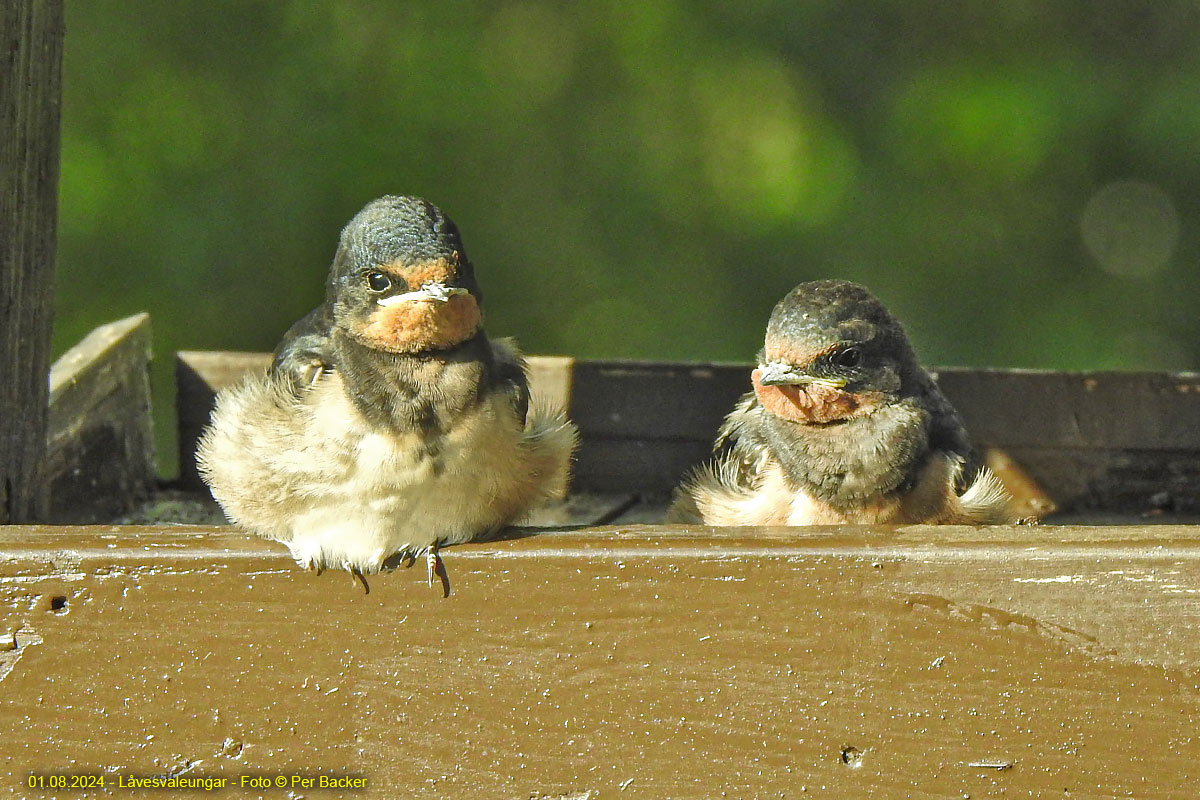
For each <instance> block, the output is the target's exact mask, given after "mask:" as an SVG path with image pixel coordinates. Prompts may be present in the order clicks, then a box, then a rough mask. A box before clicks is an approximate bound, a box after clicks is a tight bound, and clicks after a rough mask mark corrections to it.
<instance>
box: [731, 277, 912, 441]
mask: <svg viewBox="0 0 1200 800" xmlns="http://www.w3.org/2000/svg"><path fill="white" fill-rule="evenodd" d="M917 369H919V368H918V367H917V365H916V357H915V356H914V354H913V351H912V346H911V345H910V344H909V342H908V337H906V336H905V334H904V329H903V328H901V326H900V323H899V322H897V321H896V319H895V318H894V317H892V315H891V314H889V313H888V310H887V309H886V308H884V306H883V304H882V303H881V302H879V300H877V299H876V298H875V296H874V295H872V294H871V293H870V292H868V291H867V290H866V289H865V288H864V287H862V286H859V285H858V284H855V283H849V282H847V281H813V282H811V283H802V284H800V285H799V286H797V287H796V288H795V289H793V290H792V291H791V292H789V293H788V294H787V296H785V297H784V298H783V299H782V300H780V301H779V303H778V304H776V306H775V309H774V310H773V311H772V312H771V319H770V321H769V322H768V323H767V335H766V341H765V343H764V347H763V350H762V352H761V353H760V356H759V363H758V367H757V368H756V369H755V370H754V372H753V374H752V380H753V383H754V393H755V395H756V396H757V398H758V402H759V403H760V404H761V405H762V406H763V408H765V409H766V410H767V411H769V412H771V413H772V414H774V415H775V416H777V417H780V418H782V419H784V420H787V421H790V422H795V423H799V424H804V425H828V424H834V423H838V422H844V421H845V420H848V419H851V418H854V417H858V416H863V415H866V414H869V413H871V412H872V411H873V410H875V409H876V408H878V407H879V406H881V405H884V404H886V403H887V402H889V401H890V400H892V399H894V398H896V397H898V396H899V395H900V394H901V393H902V391H903V388H904V385H905V383H906V382H907V380H908V379H909V376H910V375H912V373H913V372H914V370H917Z"/></svg>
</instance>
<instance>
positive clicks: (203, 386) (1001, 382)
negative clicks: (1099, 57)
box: [179, 353, 1200, 515]
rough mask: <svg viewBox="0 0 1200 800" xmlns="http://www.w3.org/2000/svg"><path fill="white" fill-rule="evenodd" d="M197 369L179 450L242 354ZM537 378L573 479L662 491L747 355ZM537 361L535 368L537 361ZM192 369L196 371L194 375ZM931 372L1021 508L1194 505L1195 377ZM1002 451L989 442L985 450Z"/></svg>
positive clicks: (721, 406) (708, 424) (1136, 509)
mask: <svg viewBox="0 0 1200 800" xmlns="http://www.w3.org/2000/svg"><path fill="white" fill-rule="evenodd" d="M181 359H182V360H184V361H186V362H187V363H190V364H194V365H197V367H196V369H198V370H199V372H203V373H204V377H203V378H202V379H199V380H197V379H195V378H194V377H193V376H192V374H191V373H189V374H186V375H185V374H184V371H186V369H185V368H183V367H181V377H180V400H179V403H180V420H181V425H182V426H183V427H182V432H181V435H180V442H181V448H182V451H183V452H182V453H181V458H182V461H183V463H184V464H185V465H186V466H187V467H188V468H190V469H192V470H193V472H194V467H192V466H191V462H192V453H193V451H194V443H195V436H196V435H198V433H199V430H200V427H201V426H202V425H203V423H204V422H205V421H206V420H207V418H208V409H209V404H210V403H211V397H212V391H213V388H220V387H221V386H223V385H226V382H227V381H229V380H232V379H234V376H236V375H237V374H240V373H239V368H240V366H241V365H242V364H246V365H249V364H253V365H255V366H258V365H260V364H261V365H263V366H265V364H266V359H267V357H266V356H253V355H248V354H200V353H188V354H184V355H181ZM531 364H532V365H533V366H534V381H535V384H537V383H539V382H541V381H544V382H545V385H550V386H554V387H556V395H558V396H561V395H562V394H565V393H569V398H570V402H569V408H570V413H571V417H572V419H574V420H575V422H576V424H577V425H579V428H580V432H581V434H582V440H583V443H582V446H581V448H580V450H579V453H578V457H577V460H576V468H575V483H574V485H575V487H576V488H578V489H579V490H581V491H586V492H614V491H616V492H632V493H651V494H662V493H666V492H669V491H670V490H671V489H672V488H673V487H674V486H675V485H676V483H677V482H678V480H679V478H680V477H681V476H682V475H683V474H685V473H686V472H687V470H688V469H690V468H691V467H693V466H695V465H696V464H698V463H701V462H702V461H704V460H705V459H706V458H707V457H708V456H709V453H710V450H711V445H712V441H713V438H714V437H715V435H716V431H717V428H718V427H719V425H720V423H721V420H722V419H724V416H725V414H727V413H728V412H729V410H730V409H731V408H732V407H733V404H734V402H735V401H736V400H737V398H738V397H739V396H740V395H741V394H742V393H743V392H744V391H745V389H746V387H747V386H749V380H750V378H749V375H750V367H749V365H745V364H741V365H736V364H735V365H731V364H667V363H654V362H627V361H578V360H576V361H571V360H569V359H558V360H549V359H539V358H533V359H531ZM538 370H540V372H539V371H538ZM196 374H199V373H196ZM937 375H938V380H939V383H940V384H941V386H942V387H943V389H944V390H945V392H946V395H947V396H948V397H949V398H950V400H951V402H952V403H954V405H955V407H956V408H958V410H959V412H960V413H961V414H962V416H963V419H964V421H965V423H966V425H967V428H968V430H970V431H971V433H972V436H973V437H974V438H975V439H976V441H977V442H978V443H979V444H980V446H981V447H982V448H983V449H984V450H985V451H986V452H987V453H988V459H989V461H990V462H991V463H992V464H993V465H996V466H999V467H1000V468H999V469H998V470H997V471H998V473H999V474H1001V477H1002V478H1003V479H1004V480H1005V482H1006V484H1007V485H1008V486H1009V488H1010V490H1011V491H1012V492H1013V493H1014V495H1016V496H1017V498H1018V500H1019V502H1020V503H1021V508H1022V513H1024V514H1029V515H1041V514H1045V513H1047V511H1048V510H1051V509H1052V508H1054V507H1055V506H1057V507H1059V508H1061V509H1064V510H1076V511H1077V510H1080V509H1100V510H1104V511H1123V512H1126V513H1147V512H1156V511H1162V510H1166V511H1170V512H1184V513H1188V512H1194V511H1198V510H1200V388H1198V387H1200V376H1197V375H1193V374H1190V373H1180V374H1167V373H1111V372H1110V373H1102V372H1096V373H1059V372H1035V371H1023V370H978V369H942V370H938V372H937ZM992 451H1001V452H992Z"/></svg>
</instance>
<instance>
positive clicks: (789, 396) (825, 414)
mask: <svg viewBox="0 0 1200 800" xmlns="http://www.w3.org/2000/svg"><path fill="white" fill-rule="evenodd" d="M761 377H762V370H760V369H756V370H754V372H753V373H751V380H752V381H753V383H754V394H755V396H757V397H758V402H759V403H761V404H762V406H763V408H765V409H766V410H767V411H770V412H771V413H772V414H774V415H775V416H777V417H783V418H784V419H787V420H791V421H792V422H802V423H806V424H812V423H817V424H823V423H826V422H836V421H838V420H843V419H848V418H850V417H853V416H856V415H857V414H859V413H865V412H866V411H868V410H870V408H871V407H872V406H873V405H874V401H875V400H876V398H875V397H874V396H872V395H870V394H861V395H860V394H854V393H853V392H844V391H842V390H841V389H836V388H834V387H832V386H825V385H822V384H819V383H810V384H807V385H804V386H763V385H762V383H760V382H759V381H760V379H761Z"/></svg>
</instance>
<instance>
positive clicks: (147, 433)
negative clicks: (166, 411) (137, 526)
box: [43, 313, 157, 522]
mask: <svg viewBox="0 0 1200 800" xmlns="http://www.w3.org/2000/svg"><path fill="white" fill-rule="evenodd" d="M150 349H151V336H150V316H149V315H148V314H144V313H143V314H137V315H135V316H132V317H127V318H126V319H123V320H119V321H117V322H112V323H109V324H108V325H102V326H100V327H99V328H96V329H95V330H94V331H92V332H91V333H89V334H88V335H87V336H86V337H85V338H84V339H83V341H81V342H80V343H79V344H77V345H75V346H74V347H72V348H71V349H70V350H68V351H67V352H66V353H64V354H63V355H62V356H61V357H60V358H59V359H58V360H57V361H56V362H54V366H53V367H52V368H51V370H50V424H49V431H48V434H47V452H46V462H45V470H44V472H43V475H44V476H45V480H46V481H47V483H48V484H49V491H50V511H49V520H50V521H51V522H90V521H93V520H96V519H111V518H113V517H114V516H116V515H118V514H120V513H122V512H124V511H126V510H128V509H130V508H132V507H133V506H134V505H135V504H136V503H138V502H139V501H140V500H142V499H144V498H145V497H146V496H147V495H148V494H149V492H150V491H151V489H152V488H153V487H154V484H155V482H156V480H157V474H156V472H155V467H154V429H153V420H152V417H151V409H150Z"/></svg>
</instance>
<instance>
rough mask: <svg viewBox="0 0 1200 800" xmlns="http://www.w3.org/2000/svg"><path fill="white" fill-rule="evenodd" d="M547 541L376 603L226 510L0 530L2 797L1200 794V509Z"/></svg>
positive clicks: (459, 550)
mask: <svg viewBox="0 0 1200 800" xmlns="http://www.w3.org/2000/svg"><path fill="white" fill-rule="evenodd" d="M527 533H528V532H524V533H523V532H519V531H518V532H513V533H512V537H511V538H509V539H506V540H502V541H496V542H490V543H484V544H472V545H462V546H458V547H453V548H448V549H447V550H446V551H444V557H445V560H446V564H447V567H448V569H449V571H450V577H451V581H452V583H453V585H454V592H453V594H452V595H451V596H450V598H449V599H446V600H443V599H441V597H440V595H439V594H438V593H437V592H433V591H431V590H429V589H428V588H427V587H425V586H424V584H423V576H421V575H419V574H417V573H418V572H419V570H413V571H400V572H397V573H395V574H393V575H390V576H380V577H378V578H376V580H375V581H373V586H372V592H371V594H370V595H369V596H364V595H363V594H361V592H359V591H357V590H356V589H355V588H354V586H353V585H352V582H351V580H350V579H349V578H348V577H346V576H345V575H344V574H335V573H326V574H325V575H324V576H321V577H314V576H312V575H311V574H308V573H305V572H302V571H301V570H300V569H298V568H297V567H295V566H294V565H293V564H292V563H291V562H290V560H289V559H288V558H287V557H286V556H285V554H284V552H283V549H282V548H281V547H278V546H276V545H273V544H270V543H267V542H263V541H259V540H255V539H251V538H248V537H245V536H242V535H239V534H237V533H236V532H233V531H232V530H231V529H227V528H218V529H214V530H206V529H181V530H171V531H167V530H148V529H119V528H109V529H67V530H51V529H44V528H7V529H0V552H3V554H4V555H3V556H2V557H0V600H2V602H0V609H3V611H0V619H2V624H0V642H4V643H10V642H11V640H12V634H13V633H14V632H15V633H16V644H17V646H16V649H15V650H12V649H10V650H8V651H7V652H5V653H0V673H5V670H7V672H6V673H5V674H3V677H2V678H0V682H2V689H3V693H4V697H5V703H4V704H2V705H0V726H2V727H3V729H4V730H6V731H9V732H10V733H9V734H8V735H7V736H6V737H4V738H3V739H2V740H0V755H3V759H2V760H0V764H2V766H0V785H4V786H5V788H8V787H13V790H14V791H15V793H16V794H24V793H25V792H24V791H23V786H24V781H25V779H26V775H27V773H29V772H31V771H33V772H46V771H48V772H70V773H80V772H85V773H86V772H92V771H95V770H101V771H105V770H107V771H108V772H107V774H108V775H110V776H116V775H118V774H130V773H133V774H139V775H147V774H160V775H161V774H169V773H180V772H186V773H187V774H188V775H193V776H195V775H215V776H227V777H231V778H234V779H236V777H237V776H238V775H242V774H258V773H264V772H265V773H270V774H275V773H277V772H282V773H294V772H300V773H306V774H315V773H324V774H329V773H351V774H357V775H362V776H364V777H366V778H367V780H368V787H367V789H366V790H365V791H363V792H362V793H361V794H359V795H358V796H362V797H438V798H459V797H461V798H474V797H480V796H488V797H520V798H528V797H534V796H538V797H562V796H571V797H584V796H587V797H593V798H595V797H600V798H602V797H615V796H620V797H622V798H624V797H630V798H638V797H645V798H662V797H672V798H711V797H717V796H721V794H722V793H725V794H726V796H731V797H779V796H784V797H793V796H801V795H802V794H804V792H805V791H807V792H809V793H813V794H817V795H821V796H829V797H869V796H879V797H916V798H961V797H963V796H964V795H970V796H972V797H987V796H995V795H999V794H1002V793H1003V794H1004V796H1022V797H1023V796H1035V797H1036V796H1069V797H1075V798H1111V797H1125V796H1132V797H1138V798H1176V797H1184V796H1188V795H1187V793H1186V792H1187V789H1186V788H1185V787H1194V786H1195V785H1196V784H1197V781H1200V739H1198V738H1197V736H1198V735H1197V732H1196V728H1195V720H1196V719H1197V715H1198V714H1200V686H1198V680H1200V634H1198V633H1197V631H1198V630H1200V626H1198V625H1197V623H1198V622H1200V610H1198V606H1197V603H1196V597H1197V596H1200V529H1198V528H1194V527H1157V528H1054V527H1048V526H1047V527H1042V528H996V529H969V528H954V527H943V528H936V529H935V528H929V527H911V528H900V529H886V528H830V529H710V528H688V527H664V526H656V527H637V526H633V527H623V528H611V527H610V528H594V529H584V530H578V531H571V532H556V533H544V534H541V535H525V534H527ZM980 764H984V765H989V764H990V765H1001V766H1003V765H1008V766H1007V767H1006V768H1003V769H1001V768H999V767H997V766H978V765H980ZM972 765H976V766H972ZM40 794H41V795H42V796H54V793H53V792H43V793H40ZM76 794H77V793H69V794H68V793H64V794H63V795H61V796H75V795H76ZM231 796H251V797H253V796H262V797H279V796H284V795H283V794H281V793H278V792H277V791H276V790H270V791H268V792H261V793H260V792H235V793H233V795H231Z"/></svg>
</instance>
